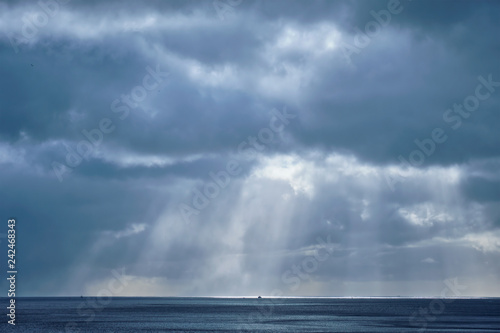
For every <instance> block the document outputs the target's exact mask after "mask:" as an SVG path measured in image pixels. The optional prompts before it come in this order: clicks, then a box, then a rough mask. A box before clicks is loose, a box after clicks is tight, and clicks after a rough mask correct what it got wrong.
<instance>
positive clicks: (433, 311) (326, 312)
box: [0, 298, 500, 333]
mask: <svg viewBox="0 0 500 333" xmlns="http://www.w3.org/2000/svg"><path fill="white" fill-rule="evenodd" d="M7 302H8V301H7V300H6V299H5V298H3V299H2V300H1V303H2V305H5V306H4V307H3V309H5V310H4V313H5V314H6V313H7V309H6V305H7V304H8V303H7ZM446 302H448V303H445V302H444V301H443V300H438V299H435V300H433V299H401V298H392V299H391V298H383V299H373V298H372V299H342V298H285V299H283V298H281V299H266V298H262V299H255V298H246V299H242V298H113V299H105V298H102V299H96V298H17V299H16V321H15V322H16V326H15V327H12V326H11V325H9V324H7V320H8V317H7V316H6V315H3V321H4V322H2V323H1V324H0V331H1V332H11V331H12V332H14V331H16V332H287V333H291V332H429V333H430V332H500V299H499V298H486V299H453V300H451V299H448V300H446Z"/></svg>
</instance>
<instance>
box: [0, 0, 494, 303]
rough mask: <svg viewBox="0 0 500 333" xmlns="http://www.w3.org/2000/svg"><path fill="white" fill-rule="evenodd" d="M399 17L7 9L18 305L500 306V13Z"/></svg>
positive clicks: (193, 8) (315, 10) (447, 8)
mask: <svg viewBox="0 0 500 333" xmlns="http://www.w3.org/2000/svg"><path fill="white" fill-rule="evenodd" d="M54 1H55V0H54ZM391 3H392V2H391V1H389V2H388V1H370V2H368V1H350V0H349V1H313V2H310V3H307V4H304V3H302V2H300V1H287V2H284V1H273V2H268V1H247V0H244V1H242V2H234V1H233V2H225V6H223V7H221V8H223V9H224V11H223V12H221V8H217V7H216V6H214V2H213V1H148V2H146V3H144V2H139V1H126V2H123V1H120V2H118V1H105V2H102V1H85V2H73V1H71V2H68V3H67V4H62V3H60V2H58V6H56V7H54V6H53V7H51V8H52V10H53V12H52V14H53V15H48V16H47V15H46V14H44V9H43V8H42V7H43V6H40V5H39V4H38V3H23V4H19V3H18V2H15V1H3V2H0V9H1V11H0V12H2V13H3V14H1V18H0V22H2V23H0V26H1V29H2V31H3V32H4V34H2V36H1V37H0V61H1V63H2V64H3V66H2V68H1V69H0V74H1V77H2V80H1V81H0V170H1V171H2V172H1V173H0V174H1V176H0V184H1V188H2V190H1V197H2V205H1V206H0V212H1V216H3V217H4V219H6V218H8V217H11V216H14V217H16V218H17V219H18V220H19V223H18V225H19V227H18V231H17V232H18V235H19V236H18V237H19V238H18V240H19V262H21V263H22V270H23V277H22V279H23V280H22V285H23V286H24V289H23V293H24V295H67V294H82V293H90V294H92V293H96V292H97V291H98V290H99V288H100V286H101V284H102V283H103V282H102V281H106V279H110V278H112V273H111V272H112V270H113V269H117V270H119V269H123V272H125V273H124V274H126V275H128V277H129V278H130V279H131V281H132V282H131V283H130V286H129V287H128V289H127V291H126V292H125V294H127V295H138V294H141V290H142V291H144V292H145V293H148V294H155V295H160V294H161V295H217V294H226V295H237V294H239V295H241V294H246V295H248V294H252V293H258V294H262V293H263V292H265V291H266V290H268V291H269V292H270V291H271V290H272V289H273V288H279V289H281V290H282V291H284V292H285V293H286V294H290V295H291V294H300V295H312V294H314V295H318V294H321V293H322V294H330V295H361V294H366V293H367V291H368V290H371V291H370V292H369V293H370V294H372V295H382V294H383V295H388V294H394V295H397V294H414V295H429V294H433V293H435V290H437V292H439V291H440V287H441V285H442V281H443V280H444V279H445V278H449V277H453V276H459V277H460V278H463V279H465V280H467V281H468V283H469V284H474V285H475V287H471V289H470V290H471V291H470V293H471V294H474V295H492V294H498V293H500V291H499V290H498V288H496V287H494V286H497V285H499V284H498V279H497V278H496V277H495V276H498V274H497V273H498V269H499V266H498V265H497V264H495V263H496V262H498V256H499V253H500V248H499V246H498V244H499V243H498V240H499V239H500V234H499V231H498V226H499V225H500V222H499V221H500V211H499V210H498V208H497V207H498V202H499V201H500V194H499V192H498V185H499V184H498V179H499V176H498V164H499V160H500V158H499V150H498V142H499V141H500V137H499V136H498V130H497V128H498V124H499V123H500V119H499V116H498V107H499V105H500V87H499V86H498V84H497V83H496V82H500V69H499V67H498V56H499V50H500V48H499V41H498V38H497V37H496V36H498V33H499V32H500V31H499V29H500V25H499V23H498V22H500V21H499V20H498V18H499V16H500V7H499V4H498V3H497V2H494V1H474V2H473V1H453V2H451V1H440V2H434V1H418V2H416V1H411V2H409V1H401V2H400V3H399V6H400V9H402V10H401V11H400V12H399V13H392V14H391V16H390V19H387V17H388V16H385V17H386V21H387V24H385V23H384V26H383V27H380V28H379V29H378V30H377V31H376V32H368V35H369V36H368V37H367V36H361V35H360V31H361V32H363V33H364V32H366V28H367V27H369V26H370V24H371V25H372V26H373V24H374V23H373V22H376V21H377V18H376V17H375V16H376V15H375V16H374V14H373V13H374V12H375V13H379V15H382V17H384V15H386V13H387V12H386V11H387V10H389V9H390V8H392V7H390V6H392V5H391ZM51 4H54V2H51ZM388 8H389V9H388ZM398 8H399V7H398ZM30 15H31V16H30ZM44 15H45V16H46V17H47V20H46V21H44ZM26 20H28V21H29V22H31V23H26V22H27V21H26ZM37 20H38V21H37ZM379 20H380V17H379ZM382 20H383V18H382ZM37 22H38V23H37ZM370 22H371V23H370ZM367 24H368V25H367ZM358 29H360V30H358ZM353 48H355V51H353ZM487 81H490V82H491V81H493V83H489V84H488V83H485V82H487ZM478 87H479V88H478ZM485 96H486V97H485ZM475 101H477V108H476V106H473V108H476V110H474V111H470V112H469V111H463V110H464V109H462V111H460V110H457V109H456V108H455V107H454V104H467V103H469V104H468V105H469V106H468V107H469V108H471V105H472V104H474V103H475ZM470 103H472V104H470ZM463 108H465V109H467V105H466V106H464V107H463ZM454 109H455V110H456V111H453V110H454ZM280 114H281V115H280ZM287 114H288V117H285V116H283V115H287ZM436 129H437V131H438V132H439V131H440V132H439V133H440V134H439V135H437V137H440V138H441V139H442V140H441V141H440V142H437V141H439V140H437V139H435V137H436V135H435V134H433V133H435V131H436ZM436 140H437V141H436ZM77 154H78V155H77ZM401 159H404V161H406V162H401ZM235 170H237V171H235ZM233 171H234V172H233ZM186 209H187V210H186ZM0 233H1V232H0ZM319 239H321V240H319ZM327 239H328V241H327ZM326 241H327V242H328V244H330V245H329V246H331V248H332V249H335V250H334V251H331V253H330V252H328V251H327V253H328V259H327V260H325V261H321V262H316V264H317V267H315V268H314V269H312V268H311V267H312V266H309V268H308V269H312V271H310V272H309V277H308V278H307V279H304V278H302V277H300V275H298V273H296V272H295V273H294V272H292V270H293V269H296V268H293V269H292V267H294V265H299V266H300V267H302V266H301V265H305V264H303V262H307V261H308V260H309V265H313V264H312V263H311V262H310V260H312V259H311V258H314V254H315V253H316V254H317V251H323V252H321V253H325V252H324V251H326V250H325V248H324V246H325V242H326ZM328 249H330V248H328ZM308 258H309V259H308ZM304 260H305V261H304ZM20 269H21V267H20ZM288 270H290V271H289V272H288ZM286 272H288V273H286ZM283 274H285V275H286V274H289V275H286V276H285V278H283ZM293 274H295V275H293ZM495 274H496V275H495ZM297 281H298V282H297ZM485 281H487V283H486V282H485ZM294 285H295V286H296V287H297V288H296V289H294V290H292V289H291V288H290V287H291V286H294ZM485 285H488V286H491V287H488V288H489V289H488V288H486V287H484V288H483V287H481V286H485ZM495 288H496V289H495ZM263 289H266V290H263Z"/></svg>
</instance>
